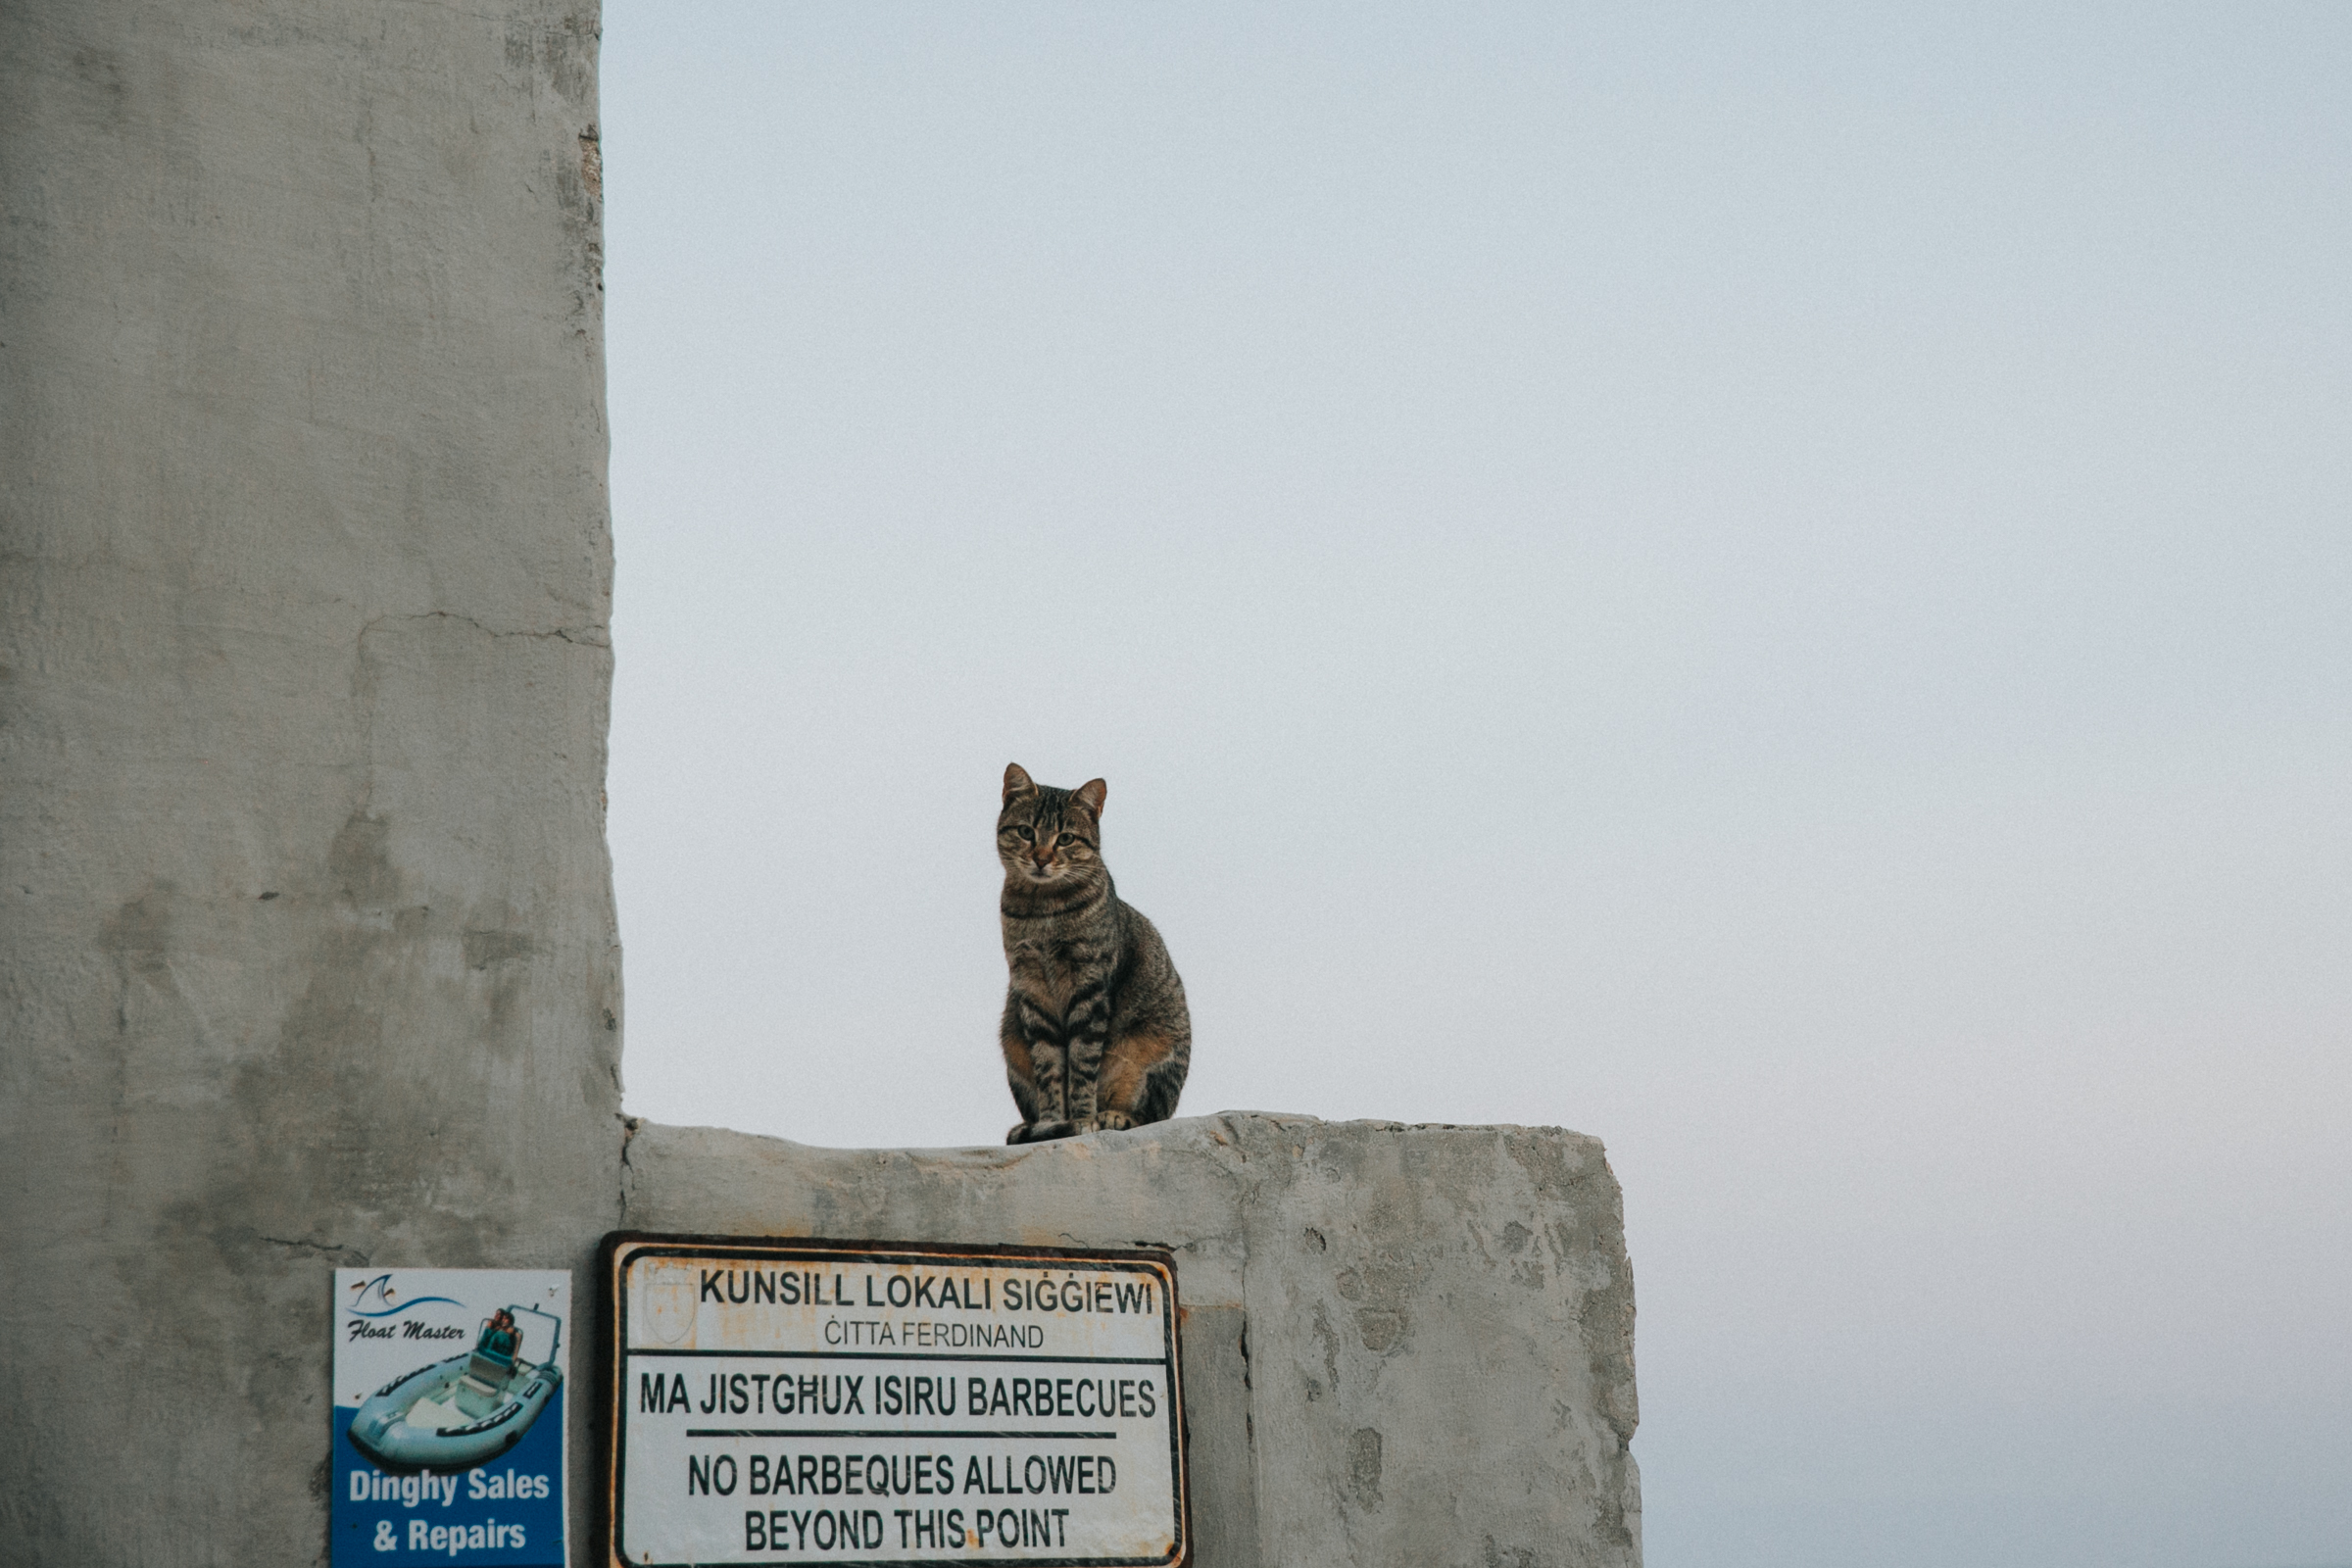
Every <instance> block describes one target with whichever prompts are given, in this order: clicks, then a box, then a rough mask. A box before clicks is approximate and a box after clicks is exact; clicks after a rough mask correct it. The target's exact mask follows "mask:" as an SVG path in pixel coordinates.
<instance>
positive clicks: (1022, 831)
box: [1013, 826, 1030, 844]
mask: <svg viewBox="0 0 2352 1568" xmlns="http://www.w3.org/2000/svg"><path fill="white" fill-rule="evenodd" d="M1013 831H1014V832H1015V833H1018V834H1019V835H1020V836H1021V842H1022V843H1024V844H1026V843H1028V842H1029V841H1030V834H1029V830H1028V829H1027V828H1025V827H1019V826H1015V827H1014V828H1013Z"/></svg>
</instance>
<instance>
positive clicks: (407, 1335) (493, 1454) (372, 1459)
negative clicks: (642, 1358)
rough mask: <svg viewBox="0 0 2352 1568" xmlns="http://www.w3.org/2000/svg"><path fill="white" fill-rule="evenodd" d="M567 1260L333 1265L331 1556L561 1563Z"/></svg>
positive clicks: (386, 1562)
mask: <svg viewBox="0 0 2352 1568" xmlns="http://www.w3.org/2000/svg"><path fill="white" fill-rule="evenodd" d="M570 1328H571V1276H570V1275H569V1274H568V1273H566V1272H564V1271H563V1270H560V1269H424V1268H409V1269H389V1270H386V1269H352V1268H346V1269H337V1270H336V1271H335V1371H334V1393H335V1405H334V1418H333V1434H332V1438H333V1443H334V1466H333V1472H334V1476H333V1486H334V1494H333V1505H332V1541H333V1546H332V1550H331V1554H330V1561H331V1562H332V1564H333V1568H358V1565H360V1564H368V1565H370V1568H405V1565H408V1564H428V1563H429V1564H440V1565H456V1568H465V1565H469V1564H477V1563H480V1564H501V1565H505V1568H562V1564H563V1563H564V1384H565V1381H566V1379H565V1370H566V1367H567V1365H568V1362H569V1359H570V1354H571V1346H570V1341H571V1333H570Z"/></svg>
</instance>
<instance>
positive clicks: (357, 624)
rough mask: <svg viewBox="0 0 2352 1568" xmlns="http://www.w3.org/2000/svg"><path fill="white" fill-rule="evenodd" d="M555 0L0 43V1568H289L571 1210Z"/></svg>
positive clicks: (588, 500) (595, 1013) (614, 1192)
mask: <svg viewBox="0 0 2352 1568" xmlns="http://www.w3.org/2000/svg"><path fill="white" fill-rule="evenodd" d="M596 29H597V15H596V11H595V9H594V7H593V5H564V4H552V5H532V4H517V3H511V0H507V3H502V0H490V3H486V4H482V5H478V6H471V7H457V6H443V5H388V4H376V3H372V0H305V3H303V4H300V5H295V4H277V5H255V4H249V3H243V0H233V3H232V0H145V3H142V0H104V3H100V0H9V3H7V4H6V5H5V7H4V8H0V1039H4V1042H5V1043H4V1047H0V1278H4V1279H5V1281H6V1289H5V1292H0V1337H4V1338H0V1345H4V1346H5V1348H4V1349H0V1411H5V1412H6V1417H5V1419H0V1560H5V1561H7V1562H9V1563H12V1564H15V1563H41V1564H58V1565H61V1568H63V1565H68V1564H72V1565H76V1568H79V1565H87V1564H100V1563H123V1564H132V1563H136V1564H145V1565H155V1568H162V1565H170V1564H180V1563H226V1562H238V1563H300V1562H309V1561H312V1560H314V1559H316V1558H318V1557H319V1556H320V1554H321V1553H322V1552H323V1550H324V1546H325V1539H326V1526H325V1519H326V1512H325V1501H324V1495H323V1491H324V1484H325V1467H324V1462H323V1455H324V1453H325V1446H324V1445H323V1443H322V1442H321V1436H322V1434H323V1433H324V1432H325V1431H326V1430H327V1429H326V1425H325V1423H326V1420H327V1414H326V1406H327V1382H326V1372H327V1363H326V1357H325V1352H324V1346H325V1343H326V1342H325V1331H326V1328H327V1324H328V1316H327V1314H328V1310H329V1308H328V1285H327V1281H328V1278H329V1275H328V1270H329V1269H330V1268H331V1267H332V1266H333V1265H334V1264H336V1263H355V1264H356V1263H375V1264H398V1263H411V1264H415V1263H443V1264H471V1263H490V1262H502V1263H513V1264H517V1265H543V1264H575V1263H580V1262H582V1261H584V1259H585V1257H586V1255H587V1251H588V1249H589V1247H590V1246H591V1245H592V1243H593V1241H594V1239H595V1237H596V1236H597V1235H598V1234H599V1233H601V1232H602V1231H604V1230H605V1229H607V1228H608V1227H609V1226H610V1225H612V1224H613V1222H614V1221H615V1220H616V1219H617V1218H618V1214H619V1197H618V1170H617V1165H618V1156H619V1147H620V1146H619V1138H618V1132H619V1129H618V1124H617V1123H616V1121H615V1120H614V1115H615V1112H616V1110H617V1108H618V1103H619V1084H618V1081H617V1069H618V1044H619V1034H618V1018H619V1012H620V1000H619V969H618V956H617V952H616V948H615V936H614V926H613V906H612V893H611V887H612V882H611V875H610V871H609V868H608V864H607V859H606V854H605V848H604V831H603V808H602V800H601V794H600V791H601V788H602V785H603V778H604V734H605V713H606V696H607V688H608V681H609V677H610V672H611V654H610V651H609V649H608V646H607V638H606V634H605V627H606V624H607V620H608V613H609V612H608V606H609V602H610V593H611V587H612V582H611V575H612V574H611V564H610V560H611V557H610V544H609V534H608V527H607V513H606V501H605V485H604V466H605V427H604V412H603V410H604V386H603V376H604V370H603V362H602V349H601V344H602V333H601V325H600V315H601V301H600V286H601V285H600V282H599V246H600V237H599V236H600V228H599V214H598V210H597V202H598V192H597V176H596V169H595V157H594V153H595V145H596V144H595V141H594V132H595V122H596Z"/></svg>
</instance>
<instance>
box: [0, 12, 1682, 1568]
mask: <svg viewBox="0 0 2352 1568" xmlns="http://www.w3.org/2000/svg"><path fill="white" fill-rule="evenodd" d="M595 72H596V12H595V9H594V7H593V5H589V4H576V5H575V4H547V5H533V4H514V3H506V4H501V3H496V0H493V3H490V4H485V5H480V6H474V7H464V8H462V7H454V6H440V5H390V4H379V3H374V0H305V3H303V4H301V5H294V4H280V5H277V6H275V7H270V6H264V5H255V4H250V3H232V0H150V3H141V0H114V3H96V0H0V1280H4V1281H5V1289H4V1290H0V1346H5V1349H4V1350H0V1411H5V1412H6V1419H5V1420H0V1561H6V1562H8V1563H11V1564H16V1563H24V1564H42V1565H48V1564H55V1565H59V1568H65V1565H73V1568H80V1565H85V1564H138V1565H142V1568H172V1565H177V1564H221V1563H232V1562H233V1563H238V1564H275V1563H308V1562H315V1561H319V1560H321V1559H322V1558H323V1556H324V1552H325V1544H326V1517H327V1500H326V1497H325V1479H326V1475H327V1466H326V1461H325V1453H326V1438H327V1433H328V1430H329V1429H328V1416H327V1398H328V1396H327V1370H328V1356H329V1350H328V1343H327V1328H328V1323H329V1305H328V1282H329V1280H330V1278H331V1270H332V1268H333V1267H334V1266H335V1265H337V1264H354V1265H363V1264H372V1265H376V1266H394V1265H428V1264H429V1265H444V1266H464V1265H468V1264H504V1265H510V1266H569V1267H572V1268H574V1269H575V1270H578V1271H580V1278H579V1291H580V1299H588V1294H589V1293H588V1285H589V1282H588V1280H587V1278H586V1268H587V1265H588V1263H589V1260H590V1257H591V1255H592V1250H593V1248H594V1245H595V1243H596V1241H597V1239H598V1238H599V1237H600V1236H601V1235H602V1234H603V1233H604V1232H606V1231H607V1230H610V1229H613V1228H615V1227H618V1226H620V1225H622V1224H624V1223H625V1224H628V1225H631V1226H636V1227H640V1228H646V1229H664V1228H674V1229H684V1230H693V1231H706V1232H724V1231H744V1232H754V1233H769V1234H774V1233H789V1232H794V1231H801V1232H815V1233H829V1234H833V1235H841V1236H870V1237H877V1238H898V1239H908V1240H921V1239H927V1238H937V1239H950V1240H958V1241H988V1240H1008V1241H1048V1242H1060V1243H1069V1242H1078V1243H1097V1242H1099V1243H1103V1244H1105V1245H1126V1244H1128V1243H1131V1242H1136V1241H1144V1242H1152V1243H1165V1244H1168V1245H1171V1246H1174V1247H1175V1248H1177V1249H1178V1250H1179V1256H1180V1259H1181V1267H1182V1269H1183V1275H1182V1281H1183V1285H1184V1288H1185V1291H1186V1293H1187V1295H1188V1297H1189V1299H1190V1300H1191V1303H1192V1315H1191V1318H1190V1319H1189V1321H1188V1323H1187V1325H1186V1329H1185V1335H1186V1351H1187V1356H1188V1367H1189V1373H1188V1397H1189V1398H1190V1400H1191V1404H1192V1408H1193V1411H1194V1450H1193V1451H1194V1456H1195V1464H1196V1476H1197V1493H1196V1495H1197V1497H1198V1498H1199V1515H1198V1518H1197V1521H1196V1523H1197V1528H1198V1532H1199V1537H1200V1540H1201V1557H1200V1561H1201V1563H1202V1564H1203V1565H1204V1568H1220V1565H1228V1564H1260V1565H1265V1568H1273V1565H1277V1564H1282V1565H1289V1564H1315V1563H1341V1562H1353V1563H1367V1564H1370V1563H1397V1564H1407V1563H1410V1564H1434V1563H1463V1564H1482V1565H1494V1564H1512V1565H1533V1564H1539V1563H1541V1564H1555V1563H1558V1564H1611V1565H1616V1564H1631V1563H1634V1562H1636V1561H1637V1560H1638V1520H1639V1513H1638V1503H1637V1500H1636V1498H1637V1493H1636V1482H1635V1476H1634V1470H1633V1466H1632V1461H1631V1459H1630V1458H1629V1457H1628V1455H1627V1452H1626V1441H1627V1439H1628V1438H1629V1437H1630V1436H1631V1434H1632V1431H1633V1424H1634V1402H1633V1371H1632V1360H1631V1335H1632V1310H1633V1307H1632V1294H1631V1291H1632V1286H1631V1279H1630V1275H1629V1274H1628V1272H1627V1268H1626V1260H1625V1251H1624V1246H1623V1241H1622V1237H1621V1234H1620V1229H1619V1221H1618V1207H1617V1193H1616V1187H1615V1184H1614V1182H1613V1181H1612V1179H1611V1178H1610V1177H1609V1175H1608V1171H1607V1168H1606V1166H1605V1164H1604V1163H1603V1162H1602V1159H1601V1156H1600V1151H1599V1148H1598V1146H1597V1145H1595V1144H1593V1142H1592V1141H1591V1140H1588V1139H1583V1138H1579V1137H1576V1136H1574V1135H1571V1134H1565V1133H1558V1132H1544V1131H1531V1130H1524V1129H1516V1128H1500V1129H1496V1128H1488V1129H1476V1128H1452V1129H1445V1128H1422V1129H1404V1128H1397V1127H1388V1126H1364V1125H1357V1126H1347V1127H1332V1126H1323V1125H1320V1124H1317V1123H1314V1122H1309V1121H1299V1120H1286V1119H1281V1118H1267V1117H1244V1116H1229V1117H1222V1118H1216V1119H1213V1120H1206V1121H1193V1122H1185V1123H1178V1124H1171V1125H1168V1126H1164V1127H1160V1128H1153V1129H1147V1130H1145V1131H1142V1132H1138V1133H1132V1134H1116V1135H1110V1136H1108V1137H1103V1138H1098V1139H1092V1140H1087V1141H1085V1142H1082V1143H1077V1144H1070V1145H1055V1146H1049V1147H1047V1148H1044V1149H1035V1150H1024V1151H1005V1150H980V1151H968V1152H936V1153H918V1152H827V1151H818V1150H807V1149H799V1148H796V1147H794V1146H790V1145H784V1144H776V1143H771V1142H766V1141H761V1140H757V1139H749V1138H743V1137H739V1136H737V1135H732V1134H722V1133H710V1132H692V1131H675V1130H667V1129H660V1128H642V1129H639V1130H637V1131H636V1133H635V1136H634V1138H633V1139H626V1140H625V1150H626V1155H625V1162H624V1137H625V1135H624V1129H623V1126H622V1124H621V1122H620V1121H619V1119H618V1110H619V1096H620V1088H619V1071H618V1069H619V1040H620V1036H619V1014H620V985H619V967H618V949H617V945H616V940H615V935H614V924H613V904H612V878H611V873H610V867H609V865H608V862H607V858H606V853H605V847H604V826H603V799H602V795H601V788H602V784H603V778H604V741H605V721H606V706H607V692H608V686H609V680H610V675H611V655H610V652H609V647H608V640H607V636H606V626H607V624H608V619H609V604H610V595H611V586H612V584H611V553H610V540H609V534H608V528H607V509H606V499H605V487H604V459H605V428H604V412H603V411H604V403H603V362H602V352H601V345H602V327H601V283H600V281H599V248H600V237H599V236H600V228H599V211H598V207H599V202H600V200H601V193H600V190H599V179H598V169H597V160H596V152H597V143H596V95H595ZM974 1049H975V1050H986V1049H988V1046H987V1039H986V1030H985V1027H983V1028H981V1029H979V1030H977V1031H976V1033H975V1036H974ZM589 1364H590V1363H589V1361H588V1360H587V1359H586V1358H584V1357H583V1358H582V1359H581V1360H580V1361H579V1362H578V1363H576V1365H577V1369H578V1370H580V1371H583V1372H584V1371H585V1370H586V1368H587V1366H588V1365H589ZM592 1402H593V1401H589V1400H580V1401H577V1402H575V1404H574V1405H573V1409H574V1412H575V1416H576V1417H584V1415H585V1413H586V1411H587V1410H588V1408H589V1407H590V1405H591V1404H592ZM573 1438H574V1445H573V1452H574V1456H575V1465H574V1493H575V1498H576V1499H578V1505H577V1506H575V1509H574V1521H575V1525H574V1528H575V1536H574V1540H575V1543H576V1550H575V1554H574V1555H575V1559H576V1560H580V1561H586V1560H588V1557H589V1555H590V1546H591V1544H592V1543H591V1540H590V1538H589V1536H588V1533H587V1531H586V1530H585V1529H584V1528H581V1527H582V1526H584V1524H585V1523H586V1520H587V1517H588V1509H587V1507H586V1499H587V1498H588V1496H589V1495H590V1481H591V1478H590V1475H589V1464H590V1460H591V1456H592V1454H591V1447H592V1446H591V1444H590V1443H589V1442H588V1441H587V1434H586V1432H585V1429H584V1428H582V1427H575V1429H574V1431H573Z"/></svg>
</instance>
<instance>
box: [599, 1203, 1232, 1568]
mask: <svg viewBox="0 0 2352 1568" xmlns="http://www.w3.org/2000/svg"><path fill="white" fill-rule="evenodd" d="M624 1248H628V1249H640V1248H642V1249H644V1250H649V1251H656V1252H662V1251H676V1252H685V1253H696V1254H700V1255H703V1256H710V1255H712V1254H717V1255H721V1256H724V1255H728V1254H730V1253H732V1254H737V1255H742V1256H747V1257H772V1256H773V1255H774V1254H776V1253H780V1252H788V1251H792V1250H811V1251H818V1252H826V1253H830V1254H831V1255H833V1256H837V1257H838V1256H846V1255H856V1256H864V1257H868V1258H877V1259H879V1258H893V1259H903V1258H908V1257H924V1256H950V1257H970V1258H1008V1259H1026V1258H1055V1257H1059V1258H1072V1259H1076V1260H1079V1261H1083V1262H1090V1263H1091V1262H1136V1263H1149V1264H1152V1265H1155V1266H1157V1267H1159V1268H1162V1269H1165V1270H1166V1271H1167V1303H1168V1304H1167V1315H1166V1317H1165V1318H1164V1319H1163V1320H1162V1322H1161V1329H1160V1332H1161V1335H1162V1337H1163V1339H1164V1342H1165V1344H1166V1346H1167V1351H1168V1384H1169V1388H1170V1391H1171V1392H1172V1393H1173V1395H1174V1397H1175V1404H1176V1409H1175V1412H1174V1414H1175V1420H1174V1422H1173V1423H1172V1427H1173V1430H1172V1431H1171V1433H1170V1435H1169V1439H1168V1448H1169V1455H1168V1456H1169V1459H1170V1461H1171V1462H1172V1463H1173V1464H1174V1466H1175V1471H1176V1551H1175V1554H1174V1555H1173V1556H1168V1557H1043V1558H1027V1559H1024V1561H1025V1562H1027V1563H1028V1564H1029V1565H1030V1568H1191V1564H1192V1560H1193V1484H1192V1468H1191V1466H1190V1464H1189V1463H1188V1462H1187V1460H1188V1458H1189V1450H1190V1449H1191V1447H1192V1422H1191V1418H1190V1416H1189V1415H1188V1413H1187V1407H1186V1405H1185V1400H1184V1363H1183V1355H1182V1349H1183V1335H1182V1333H1181V1332H1180V1329H1181V1326H1182V1322H1183V1316H1184V1311H1183V1307H1182V1305H1181V1304H1180V1298H1179V1297H1178V1295H1177V1292H1176V1256H1175V1253H1174V1252H1172V1251H1171V1250H1168V1249H1167V1248H1164V1247H1029V1246H1025V1245H1023V1244H1021V1243H1018V1242H894V1241H869V1240H850V1239H845V1238H842V1237H834V1236H739V1235H713V1234H707V1233H702V1232H692V1231H610V1232H607V1233H606V1235H605V1238H604V1240H603V1241H602V1242H601V1243H599V1244H598V1246H597V1250H596V1264H597V1275H598V1282H597V1290H596V1298H597V1315H598V1325H597V1326H598V1333H597V1381H598V1384H599V1386H600V1388H601V1389H602V1392H603V1395H604V1397H603V1398H601V1399H599V1400H597V1401H596V1402H595V1403H593V1404H592V1405H591V1406H590V1415H591V1419H592V1421H593V1424H594V1426H595V1427H596V1431H595V1434H594V1436H595V1439H596V1447H597V1455H598V1461H599V1468H600V1469H601V1470H602V1472H603V1475H604V1485H603V1486H602V1487H600V1488H598V1489H597V1490H598V1496H597V1502H598V1510H597V1511H598V1514H599V1518H598V1521H597V1525H598V1529H597V1535H598V1537H599V1538H600V1539H601V1540H602V1541H603V1543H604V1548H605V1549H604V1561H605V1562H606V1563H607V1564H609V1565H610V1568H694V1565H692V1564H687V1563H654V1564H646V1563H632V1562H630V1561H628V1560H627V1559H626V1558H624V1557H622V1556H621V1555H620V1529H621V1495H620V1461H621V1448H622V1446H623V1441H622V1437H621V1426H622V1418H621V1409H620V1406H621V1400H622V1397H623V1395H624V1394H625V1393H626V1391H625V1390H624V1389H622V1388H621V1378H620V1364H621V1354H622V1348H621V1338H622V1335H623V1334H624V1333H625V1332H626V1330H627V1324H628V1303H627V1301H626V1300H625V1299H623V1297H624V1295H625V1293H624V1292H623V1291H622V1290H621V1289H620V1270H619V1260H620V1253H621V1250H622V1249H624ZM572 1315H573V1317H574V1318H575V1319H576V1318H577V1317H578V1316H579V1310H578V1306H577V1305H576V1303H575V1305H574V1307H573V1313H572ZM788 1560H789V1559H779V1561H788ZM976 1562H977V1559H975V1558H972V1557H970V1556H957V1557H924V1558H909V1557H874V1558H861V1559H855V1560H850V1561H844V1562H841V1563H838V1564H836V1565H835V1568H972V1565H974V1564H975V1563H976Z"/></svg>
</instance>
